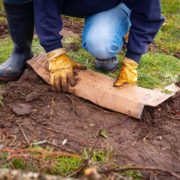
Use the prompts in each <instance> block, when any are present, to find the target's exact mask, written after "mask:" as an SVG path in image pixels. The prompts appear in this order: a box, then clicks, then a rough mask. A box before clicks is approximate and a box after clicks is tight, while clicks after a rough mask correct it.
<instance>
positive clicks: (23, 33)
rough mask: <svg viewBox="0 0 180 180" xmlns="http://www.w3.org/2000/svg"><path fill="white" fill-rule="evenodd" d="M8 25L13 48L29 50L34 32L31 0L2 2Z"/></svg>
mask: <svg viewBox="0 0 180 180" xmlns="http://www.w3.org/2000/svg"><path fill="white" fill-rule="evenodd" d="M4 7H5V11H6V15H7V21H8V25H9V33H10V35H11V38H12V40H13V42H14V46H15V48H17V49H19V50H22V51H23V50H30V49H31V44H32V39H33V33H34V8H33V2H32V1H29V2H26V3H23V4H9V3H5V2H4Z"/></svg>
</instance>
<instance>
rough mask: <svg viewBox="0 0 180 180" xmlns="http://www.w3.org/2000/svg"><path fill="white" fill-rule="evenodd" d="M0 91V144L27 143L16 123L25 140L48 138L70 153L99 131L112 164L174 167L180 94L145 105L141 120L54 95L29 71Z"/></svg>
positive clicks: (179, 157)
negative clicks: (111, 155) (103, 134)
mask: <svg viewBox="0 0 180 180" xmlns="http://www.w3.org/2000/svg"><path fill="white" fill-rule="evenodd" d="M1 94H2V95H3V97H4V106H3V107H1V108H0V137H1V141H2V143H3V144H4V145H6V146H9V147H13V148H20V147H24V146H26V145H27V143H26V141H25V138H24V137H23V136H22V132H21V130H20V129H19V126H18V124H19V125H21V127H22V128H23V130H24V132H25V134H26V135H27V137H28V139H29V141H30V142H31V143H32V142H34V141H43V140H48V141H49V142H52V143H54V144H56V145H58V146H60V147H62V148H64V149H67V150H72V151H75V152H81V151H82V150H83V148H85V147H92V146H93V145H94V143H95V142H96V140H97V136H98V133H99V131H100V130H102V129H105V130H106V131H107V132H108V138H107V139H100V140H99V141H98V143H97V145H96V148H103V149H107V150H110V149H113V151H114V159H115V160H116V161H117V163H119V164H121V165H124V164H136V165H142V166H154V167H160V168H166V169H169V170H173V171H179V170H180V148H179V147H180V140H179V137H180V116H179V115H180V94H177V95H176V96H175V97H173V98H172V99H170V100H169V101H167V102H165V103H164V104H162V105H160V106H159V107H157V108H146V110H145V112H144V115H143V119H142V120H135V119H133V118H130V117H127V116H125V115H123V114H119V113H114V112H111V111H108V110H105V109H102V108H100V107H97V106H96V105H94V104H92V103H89V102H87V101H85V100H83V99H80V98H78V97H75V96H72V95H69V94H64V93H55V92H53V91H52V90H51V87H49V86H48V85H46V84H45V83H44V82H43V81H42V80H41V79H40V78H39V77H38V76H37V75H36V74H35V73H34V72H33V71H32V70H30V69H27V70H26V71H25V73H24V74H23V76H22V77H21V79H20V80H19V81H17V82H11V83H8V84H7V85H6V86H5V87H4V88H3V90H2V92H1ZM18 107H19V110H18ZM64 139H67V140H68V141H67V144H66V145H62V142H63V140H64Z"/></svg>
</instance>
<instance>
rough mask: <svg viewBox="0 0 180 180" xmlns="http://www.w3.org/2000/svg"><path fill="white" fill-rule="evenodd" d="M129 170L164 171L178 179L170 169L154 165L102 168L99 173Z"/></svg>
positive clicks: (179, 178)
mask: <svg viewBox="0 0 180 180" xmlns="http://www.w3.org/2000/svg"><path fill="white" fill-rule="evenodd" d="M130 170H144V171H160V172H164V173H167V174H170V175H171V176H174V177H175V178H176V179H178V180H180V175H178V174H177V173H175V172H172V171H168V170H166V169H161V168H154V167H138V166H135V167H127V168H119V169H108V170H104V171H100V173H101V174H106V173H111V172H115V173H117V172H122V171H130Z"/></svg>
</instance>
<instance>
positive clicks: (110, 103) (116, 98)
mask: <svg viewBox="0 0 180 180" xmlns="http://www.w3.org/2000/svg"><path fill="white" fill-rule="evenodd" d="M28 64H29V65H30V66H31V67H32V68H33V69H34V71H35V72H36V73H37V74H38V75H39V76H40V77H41V78H42V79H43V80H44V81H46V82H47V83H48V84H49V79H50V76H49V72H48V71H47V70H46V68H47V59H46V56H45V55H40V56H37V57H34V58H33V59H31V60H29V61H28ZM78 76H79V77H80V79H81V80H80V81H79V82H78V84H77V85H76V86H75V87H70V89H69V92H70V93H71V94H74V95H76V96H78V97H81V98H83V99H86V100H89V101H91V102H93V103H95V104H97V105H99V106H101V107H104V108H107V109H110V110H113V111H116V112H121V113H123V114H126V115H128V116H131V117H134V118H137V119H140V118H141V115H142V112H143V109H144V107H145V106H153V107H155V106H157V105H159V104H161V103H162V102H164V101H165V100H167V99H168V98H170V97H171V96H173V95H174V94H175V93H176V92H177V91H178V88H177V87H176V86H175V85H171V86H169V87H168V90H171V91H172V93H171V94H164V93H162V92H160V91H158V90H149V89H145V88H141V87H138V86H132V85H125V86H123V87H121V88H115V87H113V86H112V85H113V82H114V79H112V78H111V77H108V76H106V75H103V74H101V73H98V72H93V71H90V70H86V71H79V72H78Z"/></svg>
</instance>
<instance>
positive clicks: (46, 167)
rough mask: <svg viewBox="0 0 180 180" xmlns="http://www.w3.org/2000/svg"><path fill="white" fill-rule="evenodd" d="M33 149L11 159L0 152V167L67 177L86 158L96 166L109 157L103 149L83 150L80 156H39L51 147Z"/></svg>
mask: <svg viewBox="0 0 180 180" xmlns="http://www.w3.org/2000/svg"><path fill="white" fill-rule="evenodd" d="M27 150H28V149H27ZM31 150H32V149H31ZM33 150H36V151H33V152H32V151H28V152H26V153H25V152H24V153H23V154H21V155H20V154H19V155H20V157H14V158H11V159H9V158H10V157H11V153H10V154H9V153H0V168H9V169H18V170H26V171H32V172H39V171H40V172H41V173H44V174H50V175H58V176H63V177H67V176H69V175H71V174H72V173H74V172H76V171H77V170H78V169H80V168H81V167H82V165H83V162H84V161H85V160H86V159H87V158H90V159H91V161H93V162H94V163H96V165H97V167H98V166H99V165H101V163H105V162H108V158H109V157H110V156H109V154H110V153H109V152H106V151H103V150H93V151H91V150H85V151H84V152H83V154H82V155H81V156H80V157H65V156H58V155H57V156H53V155H51V154H50V155H47V156H44V158H39V155H40V154H41V153H40V151H42V152H44V150H45V151H46V152H47V151H48V152H53V151H52V149H51V150H50V149H49V147H47V148H45V149H43V148H41V147H39V146H38V147H34V148H33ZM85 152H86V153H85ZM90 153H91V154H90ZM44 155H45V154H44Z"/></svg>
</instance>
